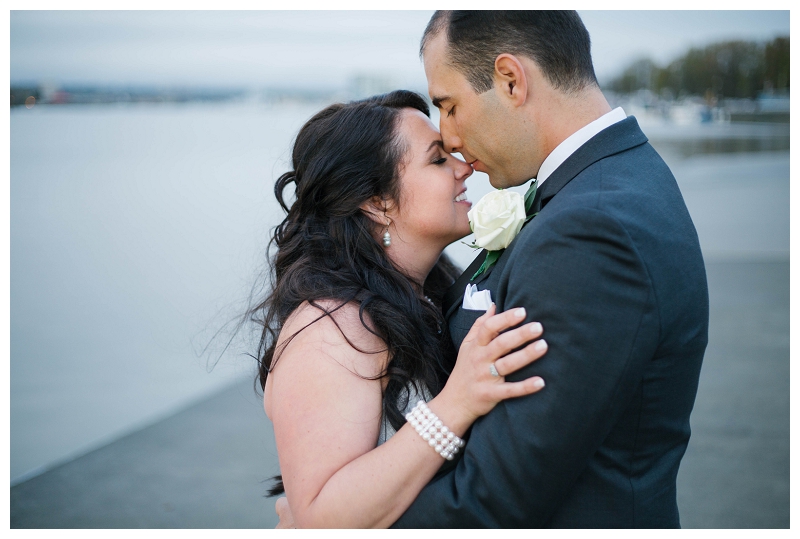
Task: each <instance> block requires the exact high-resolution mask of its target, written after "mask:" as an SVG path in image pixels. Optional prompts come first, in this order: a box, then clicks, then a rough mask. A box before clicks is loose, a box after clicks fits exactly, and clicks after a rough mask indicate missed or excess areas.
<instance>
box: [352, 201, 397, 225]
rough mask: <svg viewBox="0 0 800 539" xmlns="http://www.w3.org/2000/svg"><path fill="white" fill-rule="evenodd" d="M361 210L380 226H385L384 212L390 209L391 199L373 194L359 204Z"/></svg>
mask: <svg viewBox="0 0 800 539" xmlns="http://www.w3.org/2000/svg"><path fill="white" fill-rule="evenodd" d="M359 207H360V208H361V212H362V213H363V214H364V215H366V216H367V217H369V218H370V219H372V221H373V222H374V223H376V224H378V225H380V226H386V220H387V217H386V212H388V211H391V208H392V205H391V201H389V200H387V199H385V198H381V197H378V196H374V197H372V198H370V199H369V200H367V201H365V202H364V203H363V204H361V206H359Z"/></svg>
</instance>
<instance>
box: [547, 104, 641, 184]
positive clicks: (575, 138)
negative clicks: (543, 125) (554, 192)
mask: <svg viewBox="0 0 800 539" xmlns="http://www.w3.org/2000/svg"><path fill="white" fill-rule="evenodd" d="M625 118H626V115H625V111H623V110H622V107H617V108H615V109H614V110H612V111H611V112H607V113H605V114H603V115H602V116H600V117H599V118H598V119H596V120H595V121H593V122H591V123H590V124H587V125H585V126H583V127H581V128H580V129H578V130H577V131H575V132H574V133H573V134H571V135H570V136H568V137H567V138H566V139H564V141H563V142H562V143H561V144H559V145H558V146H556V147H555V149H554V150H553V151H552V152H550V155H548V156H547V158H546V159H545V160H544V162H543V163H542V166H541V167H539V174H538V175H537V176H536V179H537V180H538V183H537V185H538V186H541V185H542V184H543V183H544V181H545V180H546V179H547V178H548V177H550V175H551V174H552V173H553V172H555V170H556V169H557V168H558V167H559V166H561V163H563V162H564V161H566V160H567V158H568V157H569V156H570V155H572V154H573V153H575V150H577V149H578V148H580V147H581V146H583V145H584V144H586V143H587V142H588V141H589V139H590V138H592V137H593V136H595V135H596V134H598V133H599V132H600V131H602V130H603V129H605V128H606V127H609V126H611V125H613V124H615V123H617V122H621V121H622V120H624V119H625Z"/></svg>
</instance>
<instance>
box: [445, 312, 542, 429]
mask: <svg viewBox="0 0 800 539" xmlns="http://www.w3.org/2000/svg"><path fill="white" fill-rule="evenodd" d="M495 311H496V306H495V305H494V304H492V306H491V307H490V308H489V309H488V310H487V311H486V313H485V314H484V315H482V316H481V317H480V318H478V319H477V320H476V321H475V323H474V324H473V325H472V328H471V329H470V331H469V333H467V336H466V337H464V341H463V342H462V344H461V348H460V349H459V351H458V359H457V361H456V365H455V367H454V368H453V372H452V373H451V374H450V378H449V379H448V381H447V384H446V385H445V387H444V389H442V392H441V393H440V395H439V397H437V400H439V401H440V402H447V403H448V406H452V407H453V408H452V409H453V410H454V411H457V413H458V416H459V420H460V421H465V422H466V423H467V424H471V423H472V422H473V421H475V419H477V418H478V417H480V416H482V415H485V414H487V413H489V411H490V410H491V409H492V408H494V407H495V405H497V403H498V402H500V401H501V400H505V399H510V398H514V397H521V396H523V395H530V394H532V393H536V392H537V391H539V390H540V389H542V388H543V387H544V380H542V379H541V378H540V377H538V376H533V377H531V378H527V379H525V380H522V381H520V382H506V381H505V378H504V377H505V376H507V375H509V374H511V373H513V372H515V371H517V370H519V369H521V368H522V367H524V366H525V365H528V364H529V363H531V362H533V361H535V360H537V359H539V358H540V357H542V356H543V355H544V354H545V352H546V351H547V343H546V342H545V340H544V339H540V340H537V341H535V342H533V343H531V344H529V345H528V346H525V347H524V348H522V349H520V350H517V351H516V352H513V353H510V352H512V350H515V349H517V348H519V347H520V346H522V345H524V344H525V343H527V342H530V341H532V340H534V339H536V338H537V337H540V336H541V335H542V331H543V329H542V325H541V324H540V323H538V322H531V323H529V324H525V325H524V326H521V327H519V328H516V329H512V330H509V331H506V332H505V333H501V332H502V331H504V330H506V329H508V328H510V327H513V326H516V325H517V324H519V323H520V322H522V321H523V320H524V319H525V309H524V308H518V309H511V310H509V311H506V312H503V313H500V314H497V315H495V314H494V313H495ZM492 364H494V368H495V369H496V371H493V370H492V368H491V366H492ZM495 372H496V373H497V374H499V376H495V375H494V373H495Z"/></svg>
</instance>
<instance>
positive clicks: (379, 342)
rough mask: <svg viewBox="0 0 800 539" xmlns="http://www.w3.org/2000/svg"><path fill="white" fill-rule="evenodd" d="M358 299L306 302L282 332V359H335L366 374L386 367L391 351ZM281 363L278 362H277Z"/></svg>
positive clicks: (280, 340) (279, 348)
mask: <svg viewBox="0 0 800 539" xmlns="http://www.w3.org/2000/svg"><path fill="white" fill-rule="evenodd" d="M376 333H377V331H376V330H375V327H374V325H373V323H372V320H371V319H370V318H369V315H368V314H367V313H366V312H364V313H363V314H362V313H359V306H358V304H356V303H352V302H351V303H345V304H342V303H341V301H337V300H317V301H315V302H314V303H313V304H311V303H309V302H307V301H306V302H303V303H302V304H301V305H300V306H299V307H298V308H297V309H295V310H294V312H292V314H291V315H289V317H288V318H287V320H286V323H285V324H284V326H283V328H282V329H281V332H280V335H279V336H278V347H277V351H278V352H279V353H280V361H279V363H280V362H281V361H284V360H285V359H287V358H297V357H301V356H302V357H303V358H305V359H309V360H312V361H313V360H331V359H332V360H333V361H335V362H336V363H338V364H340V365H341V366H343V367H345V368H347V369H348V370H350V371H352V372H354V373H357V374H358V375H360V376H364V377H374V376H377V375H379V374H380V373H381V371H382V370H383V369H384V368H385V364H386V360H387V357H388V353H387V351H386V344H385V343H384V341H383V339H381V338H380V337H379V336H378V335H376ZM276 366H277V365H276Z"/></svg>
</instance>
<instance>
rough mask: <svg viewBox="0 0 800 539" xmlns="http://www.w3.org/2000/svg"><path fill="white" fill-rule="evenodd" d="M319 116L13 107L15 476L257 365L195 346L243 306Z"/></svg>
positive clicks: (244, 109)
mask: <svg viewBox="0 0 800 539" xmlns="http://www.w3.org/2000/svg"><path fill="white" fill-rule="evenodd" d="M317 108H318V106H317V105H314V106H282V107H280V108H268V107H265V106H256V105H250V106H244V105H231V106H197V105H189V106H161V107H158V106H155V107H146V106H135V107H113V106H100V107H78V108H76V107H61V108H59V107H50V108H45V107H41V108H34V109H32V110H30V111H29V110H25V109H23V110H14V111H12V114H11V283H12V285H11V313H12V315H11V478H12V481H13V480H14V479H15V478H19V477H22V476H24V474H27V473H30V472H31V471H32V470H33V471H35V470H37V469H39V468H40V467H41V466H46V465H48V464H51V463H53V462H55V461H59V460H60V459H64V458H70V457H71V456H74V455H77V454H80V453H82V452H85V451H86V450H87V449H90V448H92V447H96V446H97V445H100V444H103V443H105V442H107V441H109V440H111V439H114V438H116V437H118V436H119V435H121V434H123V433H125V432H128V431H130V430H131V429H134V428H137V427H139V426H141V425H144V424H147V423H150V422H151V421H153V420H155V419H157V418H159V417H161V416H162V415H164V414H167V413H170V412H171V411H174V410H175V409H176V408H177V407H180V406H184V405H186V404H188V403H190V402H191V401H193V400H196V399H199V398H202V397H203V396H205V395H207V394H209V393H210V392H213V391H214V390H216V389H218V388H220V387H222V386H224V385H226V384H229V383H231V381H232V380H233V379H238V378H239V377H241V376H244V375H250V373H251V372H254V371H253V362H252V360H250V359H249V358H247V357H244V356H241V355H238V356H237V355H233V354H231V355H228V356H226V357H225V358H224V359H223V361H221V362H220V364H218V365H217V366H216V367H215V368H214V369H213V370H211V372H208V370H209V365H208V364H207V363H208V361H209V357H198V355H197V353H196V351H197V350H199V349H200V348H201V347H202V346H203V345H204V344H205V343H207V342H208V338H209V335H210V332H211V331H213V330H214V329H215V328H218V327H220V326H221V325H222V324H224V323H225V322H226V321H227V320H228V317H230V316H233V315H235V314H237V313H238V312H240V310H241V308H242V307H243V304H242V303H241V302H242V301H243V300H245V299H246V297H247V294H248V292H249V286H250V285H251V284H252V283H253V282H254V280H255V277H256V273H257V271H258V268H259V267H260V264H261V263H262V261H263V254H262V253H263V250H264V247H265V246H266V238H267V234H268V232H269V228H270V227H271V226H273V225H274V224H275V223H276V222H277V219H278V218H279V214H280V212H279V208H278V206H277V203H276V202H274V201H273V199H274V197H273V196H272V194H271V190H272V181H273V179H274V177H276V176H277V175H279V174H280V173H281V172H282V171H283V170H284V168H285V162H286V161H287V157H288V156H289V151H290V143H291V139H292V136H293V134H294V133H296V131H297V130H298V129H299V127H300V125H302V122H303V121H304V120H305V119H306V118H307V117H308V116H310V115H311V114H312V113H313V112H314V111H315V110H316V109H317ZM282 163H283V164H282ZM237 302H238V303H237ZM243 351H245V350H243V348H242V347H239V348H238V349H237V352H243ZM212 359H213V358H212Z"/></svg>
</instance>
